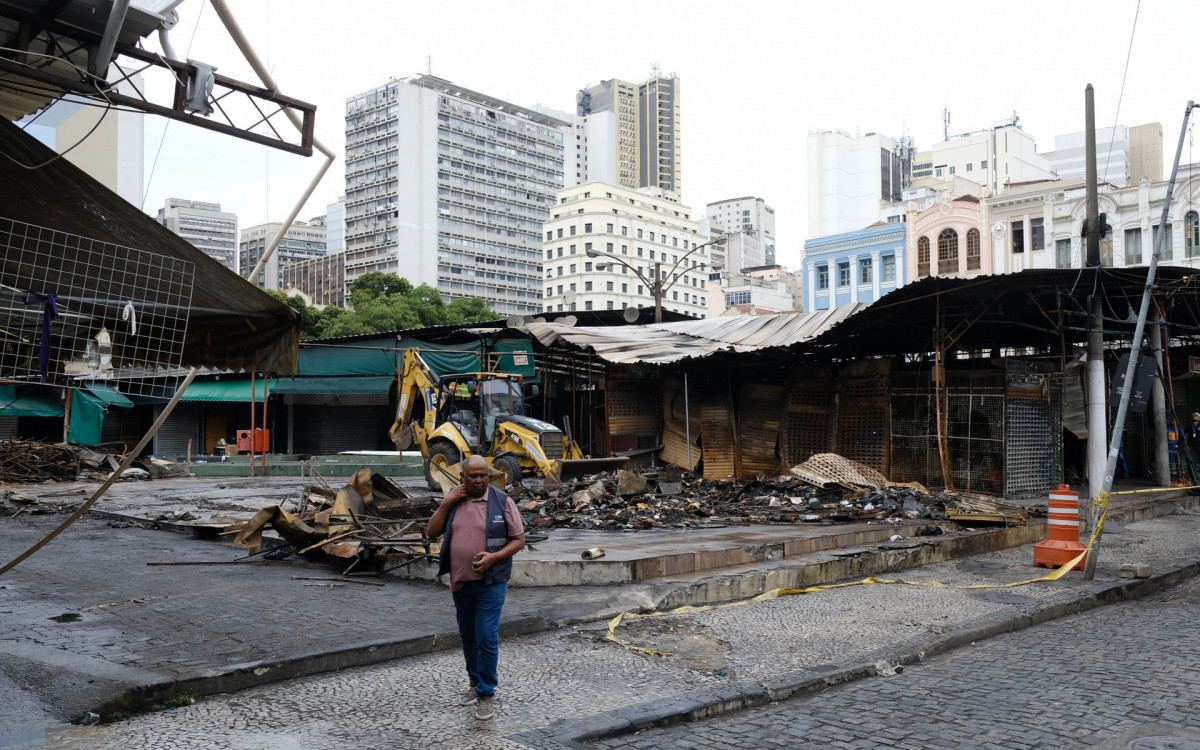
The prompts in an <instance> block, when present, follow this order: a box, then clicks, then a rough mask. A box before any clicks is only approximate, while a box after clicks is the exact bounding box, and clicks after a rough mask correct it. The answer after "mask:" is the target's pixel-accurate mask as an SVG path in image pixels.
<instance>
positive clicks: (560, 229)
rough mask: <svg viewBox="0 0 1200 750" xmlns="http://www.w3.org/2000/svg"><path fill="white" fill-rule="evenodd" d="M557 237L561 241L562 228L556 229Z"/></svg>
mask: <svg viewBox="0 0 1200 750" xmlns="http://www.w3.org/2000/svg"><path fill="white" fill-rule="evenodd" d="M558 237H559V239H562V227H559V228H558Z"/></svg>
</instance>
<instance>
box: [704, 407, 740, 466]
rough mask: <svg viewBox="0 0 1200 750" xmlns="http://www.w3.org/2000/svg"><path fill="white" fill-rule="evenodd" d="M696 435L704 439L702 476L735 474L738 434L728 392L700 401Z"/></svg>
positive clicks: (738, 463) (737, 461) (737, 462)
mask: <svg viewBox="0 0 1200 750" xmlns="http://www.w3.org/2000/svg"><path fill="white" fill-rule="evenodd" d="M700 434H701V437H702V439H703V441H704V478H705V479H728V478H729V477H734V476H739V467H740V461H739V460H738V435H737V432H736V431H735V430H734V424H733V404H732V403H731V402H730V398H729V393H728V391H725V392H722V393H719V394H717V395H714V396H709V397H708V398H705V399H703V400H702V401H701V402H700Z"/></svg>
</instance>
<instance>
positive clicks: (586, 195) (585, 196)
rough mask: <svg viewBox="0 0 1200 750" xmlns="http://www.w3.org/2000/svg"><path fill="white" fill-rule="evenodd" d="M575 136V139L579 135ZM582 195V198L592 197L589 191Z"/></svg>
mask: <svg viewBox="0 0 1200 750" xmlns="http://www.w3.org/2000/svg"><path fill="white" fill-rule="evenodd" d="M575 138H576V139H578V138H579V136H575ZM583 197H584V198H591V197H592V194H591V193H584V194H583Z"/></svg>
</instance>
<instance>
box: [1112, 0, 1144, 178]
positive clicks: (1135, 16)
mask: <svg viewBox="0 0 1200 750" xmlns="http://www.w3.org/2000/svg"><path fill="white" fill-rule="evenodd" d="M1141 10H1142V0H1138V4H1137V7H1136V8H1135V9H1134V11H1133V28H1132V29H1131V30H1130V31H1129V49H1128V50H1126V51H1125V72H1124V73H1122V74H1121V92H1120V93H1119V94H1117V114H1116V115H1115V116H1114V117H1113V131H1112V137H1111V138H1109V139H1108V157H1107V158H1106V159H1105V160H1104V174H1108V165H1109V164H1110V163H1111V162H1112V145H1113V141H1115V140H1116V139H1117V124H1118V123H1119V122H1120V120H1121V101H1122V100H1123V99H1124V98H1125V79H1126V78H1128V77H1129V59H1130V58H1131V57H1133V38H1134V36H1135V35H1136V34H1137V20H1138V13H1139V12H1141Z"/></svg>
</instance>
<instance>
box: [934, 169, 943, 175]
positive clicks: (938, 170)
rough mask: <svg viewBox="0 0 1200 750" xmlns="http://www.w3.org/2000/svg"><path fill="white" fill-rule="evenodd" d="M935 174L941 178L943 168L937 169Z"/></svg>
mask: <svg viewBox="0 0 1200 750" xmlns="http://www.w3.org/2000/svg"><path fill="white" fill-rule="evenodd" d="M934 174H936V175H937V176H938V177H941V176H942V168H941V167H938V168H937V169H935V170H934Z"/></svg>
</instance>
